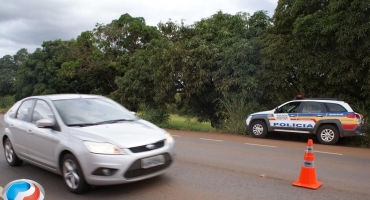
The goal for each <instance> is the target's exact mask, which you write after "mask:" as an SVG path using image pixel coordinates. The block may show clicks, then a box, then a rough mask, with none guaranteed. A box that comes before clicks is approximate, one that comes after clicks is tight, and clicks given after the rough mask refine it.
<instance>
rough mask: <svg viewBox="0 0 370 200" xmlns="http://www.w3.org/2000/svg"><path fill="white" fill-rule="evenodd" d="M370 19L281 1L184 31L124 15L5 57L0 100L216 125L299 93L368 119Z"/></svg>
mask: <svg viewBox="0 0 370 200" xmlns="http://www.w3.org/2000/svg"><path fill="white" fill-rule="evenodd" d="M369 19H370V1H369V0H334V1H328V0H311V1H305V0H279V2H278V5H277V7H276V9H275V13H274V15H273V16H272V17H270V16H269V15H268V13H267V12H266V11H257V12H255V13H253V14H249V13H245V12H239V13H236V14H228V13H223V12H222V11H219V12H217V13H215V14H214V15H212V16H210V17H208V18H203V19H200V20H199V21H197V22H194V23H193V24H191V25H186V24H185V23H184V22H182V21H181V22H175V21H172V20H169V21H167V22H159V23H158V25H157V26H148V25H147V24H146V23H145V19H144V18H142V17H132V16H130V15H129V14H123V15H122V16H121V17H120V18H119V19H116V20H113V21H112V22H111V23H109V24H96V26H95V28H94V29H93V30H90V31H85V32H82V33H81V34H80V35H79V36H77V38H76V39H72V40H54V41H44V42H43V43H42V45H41V47H42V48H38V49H36V51H34V52H33V53H29V52H28V51H27V50H26V49H21V50H19V51H18V52H17V53H16V54H15V55H13V56H11V55H5V56H4V57H2V58H1V59H0V96H6V95H14V96H15V99H16V100H19V99H21V98H24V97H27V96H31V95H39V94H51V93H74V92H75V91H78V92H79V93H87V94H100V95H105V96H109V97H111V98H113V99H114V100H116V101H118V102H120V103H121V104H123V105H124V106H126V107H127V108H129V109H131V110H134V111H137V110H139V109H140V106H141V105H144V104H145V106H146V107H149V108H152V109H156V110H157V111H158V112H159V113H163V115H166V113H168V112H170V111H171V109H172V110H173V107H175V109H176V110H177V111H179V112H180V111H181V112H183V113H184V114H187V115H192V116H196V117H197V118H198V119H199V120H200V121H205V120H209V121H210V122H211V124H212V126H213V127H219V126H226V125H225V124H227V123H226V122H230V121H232V120H233V119H232V115H233V114H235V113H238V112H239V115H241V116H239V118H238V120H239V121H240V120H243V118H244V117H246V116H247V115H248V114H249V113H250V112H254V111H261V110H264V109H272V108H273V107H275V106H277V105H279V104H281V103H283V102H285V101H287V100H291V99H292V98H293V97H294V95H296V94H302V95H304V96H305V97H341V98H345V99H346V100H347V101H348V102H350V103H351V104H352V105H354V106H355V107H356V108H357V109H359V111H361V112H362V113H363V114H367V113H369V111H370V101H369V95H370V84H369V82H370V38H369V35H370V24H369ZM169 105H171V106H172V107H170V106H169ZM170 108H171V109H170ZM239 121H238V122H236V123H239V124H241V126H243V123H244V122H243V121H240V122H239Z"/></svg>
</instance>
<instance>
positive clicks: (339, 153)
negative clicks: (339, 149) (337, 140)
mask: <svg viewBox="0 0 370 200" xmlns="http://www.w3.org/2000/svg"><path fill="white" fill-rule="evenodd" d="M313 152H315V153H326V154H333V155H339V156H343V154H341V153H331V152H325V151H313Z"/></svg>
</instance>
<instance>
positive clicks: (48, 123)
mask: <svg viewBox="0 0 370 200" xmlns="http://www.w3.org/2000/svg"><path fill="white" fill-rule="evenodd" d="M54 125H55V123H54V120H51V119H40V120H38V121H37V122H36V126H37V127H38V128H50V127H53V126H54Z"/></svg>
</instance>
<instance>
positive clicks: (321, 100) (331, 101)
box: [292, 99, 347, 103]
mask: <svg viewBox="0 0 370 200" xmlns="http://www.w3.org/2000/svg"><path fill="white" fill-rule="evenodd" d="M292 101H300V102H307V101H314V102H325V103H347V102H345V101H343V100H342V101H341V100H325V99H297V100H292Z"/></svg>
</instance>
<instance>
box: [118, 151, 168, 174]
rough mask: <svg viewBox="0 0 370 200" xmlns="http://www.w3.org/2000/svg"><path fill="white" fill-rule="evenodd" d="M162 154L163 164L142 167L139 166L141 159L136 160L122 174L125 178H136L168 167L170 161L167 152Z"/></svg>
mask: <svg viewBox="0 0 370 200" xmlns="http://www.w3.org/2000/svg"><path fill="white" fill-rule="evenodd" d="M163 155H164V158H165V163H164V164H163V165H158V166H155V167H151V168H146V169H144V168H141V160H137V161H135V162H134V163H133V164H132V165H131V166H130V168H129V169H128V170H127V171H126V173H125V174H124V175H123V176H124V177H125V178H127V179H130V178H136V177H139V176H145V175H148V174H152V173H155V172H158V171H161V170H163V169H166V168H168V167H169V166H170V165H171V163H172V160H171V157H170V155H169V154H168V153H165V154H163Z"/></svg>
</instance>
